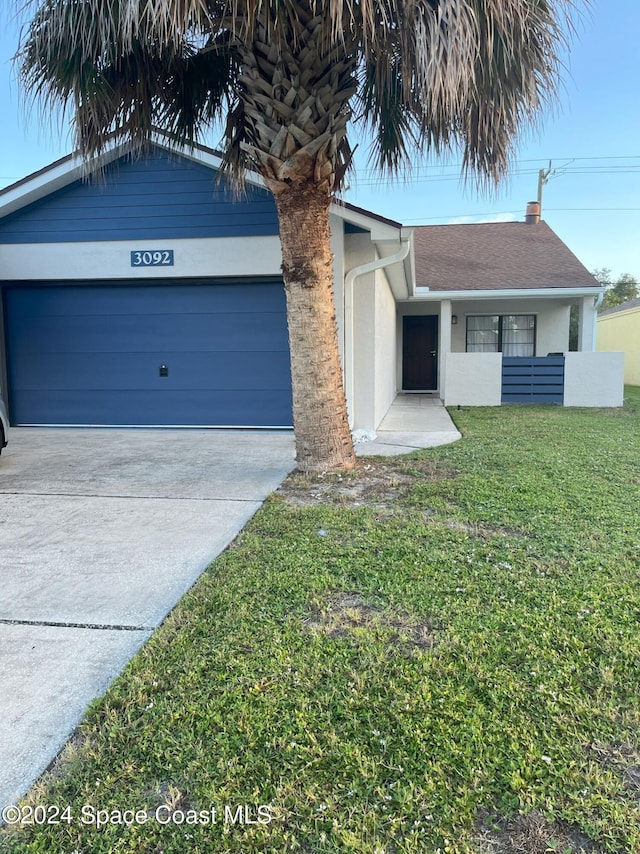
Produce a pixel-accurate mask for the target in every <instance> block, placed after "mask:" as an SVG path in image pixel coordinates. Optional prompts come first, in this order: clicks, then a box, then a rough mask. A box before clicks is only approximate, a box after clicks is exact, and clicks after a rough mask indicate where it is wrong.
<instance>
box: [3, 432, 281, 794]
mask: <svg viewBox="0 0 640 854" xmlns="http://www.w3.org/2000/svg"><path fill="white" fill-rule="evenodd" d="M293 465H294V447H293V435H292V434H291V433H259V432H251V433H249V432H242V433H241V432H211V431H137V430H128V431H124V430H123V431H113V430H91V429H86V430H85V429H78V430H69V429H50V430H46V429H27V428H21V429H14V430H12V432H11V435H10V442H9V446H8V447H7V448H6V449H5V450H4V451H3V453H2V456H1V457H0V504H1V507H2V510H1V511H0V582H1V587H0V672H1V673H2V692H1V694H0V809H1V808H2V807H4V806H5V805H7V804H10V803H13V802H14V801H15V800H16V799H17V798H18V797H20V795H22V794H24V792H25V791H26V790H27V789H28V788H29V786H30V785H31V783H32V782H33V781H34V780H35V779H36V778H37V777H38V776H39V775H40V774H41V773H42V772H43V771H44V770H45V768H46V767H47V766H48V764H49V763H50V762H51V760H52V759H53V758H54V757H55V756H56V754H57V753H58V752H59V750H60V749H61V747H62V746H63V745H64V743H65V742H66V740H67V739H68V737H69V736H70V735H71V734H72V732H73V730H74V729H75V727H76V726H77V725H78V723H79V722H80V720H81V718H82V716H83V713H84V711H85V709H86V706H87V704H88V703H89V702H90V701H91V700H92V699H93V698H95V697H98V696H100V695H101V694H102V693H104V691H105V690H106V688H107V687H108V685H109V684H110V682H111V681H112V680H113V679H114V677H115V676H116V675H117V674H118V673H119V672H120V671H121V670H122V668H123V666H124V665H125V664H126V662H127V661H128V660H129V659H130V658H131V657H132V656H133V655H134V654H135V653H136V652H137V650H138V649H139V648H140V647H141V646H142V644H143V643H144V642H145V641H146V640H147V639H148V638H149V637H150V635H151V633H152V631H153V630H154V628H156V627H157V626H158V625H159V624H160V623H161V622H162V620H163V618H164V617H165V616H166V614H167V613H168V612H169V611H170V610H171V609H172V608H173V606H174V605H175V604H176V602H177V601H178V600H179V599H180V597H181V596H182V595H183V593H185V592H186V591H187V590H188V589H189V587H190V586H191V585H192V584H193V583H194V581H195V580H196V579H197V578H198V576H199V575H200V574H201V572H202V571H203V570H204V569H205V568H206V566H207V565H208V564H209V563H210V561H211V560H212V559H213V558H214V557H215V556H216V555H217V554H219V552H220V551H222V550H223V549H224V548H225V546H226V545H227V544H228V543H229V542H230V541H231V540H232V539H233V537H234V536H235V535H236V533H237V532H238V531H239V530H240V529H241V528H242V526H243V525H244V524H245V522H246V521H247V520H248V519H249V518H250V517H251V516H252V515H253V514H254V513H255V512H256V510H257V509H258V508H259V507H260V504H261V503H262V501H263V500H264V498H265V497H266V496H267V495H268V493H269V492H271V491H272V490H273V489H275V488H276V487H277V486H278V484H279V483H280V482H281V480H282V479H283V477H284V476H285V475H286V474H287V472H288V471H290V470H291V469H292V468H293Z"/></svg>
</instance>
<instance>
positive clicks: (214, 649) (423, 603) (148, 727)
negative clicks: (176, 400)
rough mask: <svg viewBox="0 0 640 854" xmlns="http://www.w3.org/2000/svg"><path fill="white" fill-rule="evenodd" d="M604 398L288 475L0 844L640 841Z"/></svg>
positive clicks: (633, 705) (625, 571) (615, 472)
mask: <svg viewBox="0 0 640 854" xmlns="http://www.w3.org/2000/svg"><path fill="white" fill-rule="evenodd" d="M627 394H628V396H627V402H626V406H625V409H624V410H623V411H615V410H597V411H587V410H569V409H561V408H542V407H540V408H537V407H534V408H528V407H511V408H509V407H504V408H497V409H477V410H463V411H454V412H453V413H452V414H453V416H454V418H455V420H456V422H457V424H458V426H459V428H460V430H461V431H462V433H463V434H464V437H465V438H464V439H463V440H462V441H460V442H458V443H456V444H454V445H450V446H448V447H445V448H440V449H435V450H429V451H424V452H420V453H417V454H414V455H412V456H411V457H404V458H402V457H401V458H397V459H392V460H388V461H386V460H380V459H376V460H364V461H361V464H360V466H359V468H358V470H357V471H356V472H355V473H353V474H348V475H343V476H342V477H339V476H326V477H303V476H300V475H294V476H292V477H291V478H290V479H289V480H288V481H287V483H286V484H285V485H284V487H283V488H282V490H281V491H280V492H279V493H277V494H275V495H273V496H272V497H271V498H270V499H269V500H268V501H267V502H266V504H265V505H264V507H263V508H262V510H260V512H259V513H258V514H257V515H256V516H255V517H254V519H253V520H252V522H251V523H250V524H249V525H248V526H247V527H246V529H245V530H244V531H243V533H242V534H241V535H240V537H239V538H238V539H237V540H236V541H235V543H234V544H233V545H232V546H231V547H230V548H229V549H228V550H227V551H226V552H225V553H224V554H223V555H222V556H221V557H220V558H219V559H218V560H217V561H216V562H215V563H214V564H213V565H212V566H211V568H210V569H209V570H208V572H207V573H206V574H205V575H204V576H203V577H202V579H201V580H200V582H199V583H198V584H197V585H196V587H195V588H194V589H193V591H192V592H191V593H190V594H189V595H188V596H187V597H185V599H184V600H183V601H182V603H181V604H180V606H179V607H178V608H177V609H176V610H175V612H174V613H173V614H172V615H171V617H170V618H169V619H168V620H167V621H166V623H165V625H164V626H163V627H162V629H161V630H160V631H158V633H157V634H156V635H155V637H154V638H153V640H152V641H151V642H150V643H149V644H148V645H147V646H146V647H145V648H144V650H143V651H142V652H141V653H140V654H139V655H138V656H137V658H136V659H135V660H134V661H133V662H132V663H131V664H130V665H129V666H128V668H127V669H126V671H125V673H124V674H123V675H122V676H121V678H120V679H118V681H117V682H116V683H115V685H114V686H113V687H112V688H111V690H110V691H109V692H108V694H107V696H106V697H105V698H104V699H103V700H101V701H99V702H96V703H95V704H94V705H93V707H92V708H91V710H90V712H89V714H88V716H87V718H86V721H85V722H84V724H83V725H82V727H81V729H80V731H79V733H78V735H77V738H76V739H75V741H74V742H73V744H72V745H70V746H69V748H68V749H67V750H66V752H65V754H64V757H63V759H62V760H61V761H60V762H59V763H58V765H57V767H56V768H55V769H54V770H53V772H52V773H51V775H50V777H49V779H48V780H46V781H44V782H43V783H42V784H41V785H40V786H39V787H38V788H37V789H36V790H34V792H32V794H31V801H30V802H31V804H33V805H35V804H37V805H40V807H43V806H45V807H47V806H50V805H59V806H60V807H61V808H62V807H64V806H65V805H67V804H69V805H70V807H71V808H70V810H69V811H68V812H67V814H66V818H65V819H64V820H63V821H61V823H59V824H56V825H44V826H36V827H34V828H24V829H21V830H16V829H13V830H11V829H10V830H5V831H2V832H0V850H2V851H9V852H22V851H25V852H26V851H29V852H36V851H37V852H47V854H49V852H53V854H57V852H60V854H62V852H64V854H71V852H73V851H74V850H75V851H77V852H82V853H83V854H102V852H104V854H113V852H128V853H129V852H130V854H141V852H155V853H156V854H159V853H160V852H164V854H174V852H176V853H177V852H201V854H218V852H267V854H269V852H285V851H298V852H303V854H316V852H343V851H344V852H363V854H374V852H378V854H382V852H385V854H395V852H416V854H431V852H433V854H435V852H441V854H444V852H459V854H462V852H467V854H507V852H527V854H543V852H547V851H556V852H565V854H567V852H579V851H584V852H597V851H602V852H605V851H606V852H631V854H633V852H638V851H640V729H639V727H640V522H639V510H640V389H637V388H635V389H628V390H627ZM83 805H86V806H85V812H84V814H83V812H82V810H83ZM240 806H242V807H243V808H242V809H241V810H239V809H238V807H240ZM244 807H246V809H245V808H244ZM261 807H262V809H260V808H261ZM158 808H159V810H158ZM98 809H101V810H105V811H107V812H108V813H109V816H108V819H107V818H106V816H105V815H103V816H102V818H103V819H105V820H106V821H107V823H106V824H105V826H104V827H102V828H101V829H97V828H96V825H95V816H96V812H95V811H96V810H98ZM127 809H132V810H140V811H141V812H140V814H139V815H138V817H137V818H136V819H133V818H132V816H131V815H129V814H127V815H126V816H125V815H124V810H127ZM156 810H158V812H156ZM212 810H213V812H212ZM34 815H35V813H34ZM147 815H148V816H149V817H148V819H146V818H145V816H147ZM83 818H84V820H85V822H86V823H83V820H82V819H83ZM126 819H128V820H129V824H128V825H126V824H120V823H118V822H119V821H125V820H126ZM213 819H215V821H214V820H213ZM190 822H194V823H190Z"/></svg>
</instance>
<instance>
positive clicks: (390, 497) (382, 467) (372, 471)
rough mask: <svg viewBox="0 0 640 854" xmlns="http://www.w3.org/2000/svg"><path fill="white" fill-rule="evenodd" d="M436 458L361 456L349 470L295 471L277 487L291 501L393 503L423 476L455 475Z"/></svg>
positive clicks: (359, 504) (357, 504)
mask: <svg viewBox="0 0 640 854" xmlns="http://www.w3.org/2000/svg"><path fill="white" fill-rule="evenodd" d="M455 476H456V472H455V471H452V470H451V469H450V468H447V467H446V466H445V465H444V464H443V463H441V462H439V461H437V460H429V459H426V460H404V461H401V460H397V459H392V460H358V461H357V463H356V467H355V468H354V469H352V470H351V471H347V472H337V473H336V472H331V473H329V472H327V473H322V472H321V473H312V474H309V473H304V472H293V473H292V474H290V475H289V477H288V478H287V479H286V480H285V481H284V483H283V484H282V485H281V486H280V488H279V489H278V490H277V492H278V494H279V495H280V496H282V497H283V498H284V499H285V500H286V501H288V502H289V503H291V504H297V505H299V506H305V507H308V506H313V505H317V504H332V505H340V506H345V507H364V506H367V507H375V508H381V507H386V506H388V505H390V504H391V503H392V502H395V501H397V500H398V499H399V498H403V497H405V496H407V495H408V494H409V492H410V491H411V489H412V488H413V487H414V486H415V485H416V483H418V482H419V481H420V480H428V481H437V480H445V479H448V478H451V477H455Z"/></svg>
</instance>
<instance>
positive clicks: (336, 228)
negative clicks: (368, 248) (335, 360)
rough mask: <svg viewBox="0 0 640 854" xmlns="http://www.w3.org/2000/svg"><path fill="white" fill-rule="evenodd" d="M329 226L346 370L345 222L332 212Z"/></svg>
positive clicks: (340, 346) (339, 328)
mask: <svg viewBox="0 0 640 854" xmlns="http://www.w3.org/2000/svg"><path fill="white" fill-rule="evenodd" d="M329 227H330V228H331V254H332V255H333V299H334V303H335V307H336V321H337V324H338V348H339V350H340V361H341V363H342V370H343V372H344V276H345V273H346V270H345V257H344V223H343V221H342V220H341V219H340V217H337V216H335V214H331V215H330V216H329Z"/></svg>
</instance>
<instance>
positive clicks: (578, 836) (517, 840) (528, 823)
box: [475, 810, 604, 854]
mask: <svg viewBox="0 0 640 854" xmlns="http://www.w3.org/2000/svg"><path fill="white" fill-rule="evenodd" d="M475 844H476V845H477V846H478V854H549V852H551V851H557V852H559V853H560V852H561V854H604V849H603V848H600V847H599V846H598V845H596V844H595V842H592V841H591V840H590V839H589V838H588V837H587V836H585V835H584V834H583V833H581V832H580V831H579V830H578V829H577V828H575V827H572V826H571V825H569V824H565V823H563V822H553V823H550V822H548V821H547V820H546V819H545V818H544V816H542V815H541V814H540V813H539V812H536V811H535V810H534V811H533V812H531V813H529V814H528V815H518V816H514V817H513V818H509V819H504V818H496V817H495V816H490V815H484V816H483V817H482V818H481V819H480V821H479V822H478V829H477V834H476V840H475Z"/></svg>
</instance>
